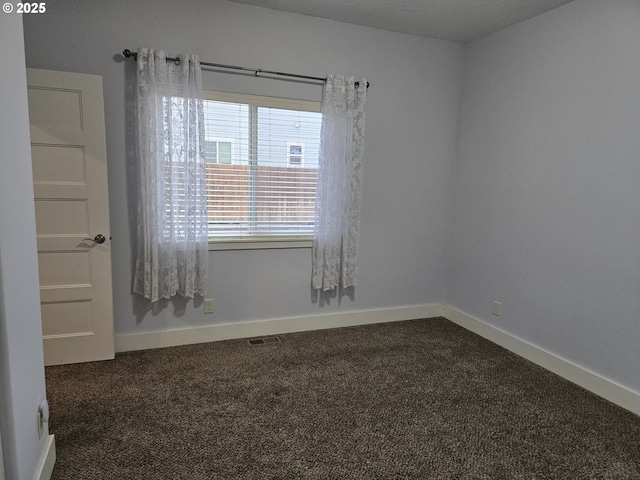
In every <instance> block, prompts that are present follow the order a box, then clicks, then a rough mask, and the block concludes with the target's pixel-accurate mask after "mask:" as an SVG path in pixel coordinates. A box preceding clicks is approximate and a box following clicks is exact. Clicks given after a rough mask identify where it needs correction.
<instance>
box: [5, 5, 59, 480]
mask: <svg viewBox="0 0 640 480" xmlns="http://www.w3.org/2000/svg"><path fill="white" fill-rule="evenodd" d="M0 45H4V46H6V47H7V48H2V49H1V50H0V64H1V65H3V73H2V75H1V76H0V112H2V115H3V121H2V123H0V145H2V149H1V150H0V152H1V153H0V162H1V165H2V175H0V225H2V227H1V228H0V386H1V388H0V430H1V431H2V448H3V455H2V458H3V460H4V466H5V474H6V477H7V478H9V479H11V480H32V479H33V478H34V475H35V473H36V467H37V466H38V463H39V461H40V460H41V457H42V455H43V453H44V451H45V444H46V441H47V437H48V435H46V434H45V435H43V436H42V440H38V429H37V423H36V413H37V411H38V406H39V405H40V403H41V401H42V400H44V399H45V381H44V360H43V353H42V326H41V320H40V291H39V285H38V263H37V258H36V230H35V213H34V207H33V184H32V177H31V147H30V146H29V118H28V110H27V80H26V72H25V60H24V47H23V45H24V44H23V38H22V20H21V18H20V16H19V15H15V14H12V15H8V14H2V15H0ZM9 46H10V47H9ZM0 477H1V475H0Z"/></svg>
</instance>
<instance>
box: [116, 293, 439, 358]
mask: <svg viewBox="0 0 640 480" xmlns="http://www.w3.org/2000/svg"><path fill="white" fill-rule="evenodd" d="M441 314H442V305H441V304H430V305H417V306H411V307H399V308H386V309H379V310H360V311H355V312H338V313H329V314H323V315H307V316H302V317H288V318H275V319H269V320H257V321H250V322H242V323H225V324H220V325H212V326H208V327H193V328H185V329H177V330H166V331H162V332H151V333H139V334H131V335H116V337H115V346H116V352H128V351H132V350H147V349H150V348H162V347H175V346H179V345H189V344H193V343H205V342H215V341H219V340H230V339H235V338H251V337H262V336H266V335H280V334H284V333H293V332H305V331H309V330H323V329H327V328H338V327H351V326H355V325H367V324H372V323H384V322H396V321H402V320H413V319H417V318H433V317H440V316H441Z"/></svg>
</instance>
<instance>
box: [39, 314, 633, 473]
mask: <svg viewBox="0 0 640 480" xmlns="http://www.w3.org/2000/svg"><path fill="white" fill-rule="evenodd" d="M280 338H281V342H280V343H277V344H267V345H261V346H249V345H248V344H247V342H246V341H245V340H233V341H225V342H216V343H209V344H201V345H191V346H185V347H175V348H165V349H159V350H148V351H143V352H131V353H126V354H120V355H118V356H117V358H116V359H115V360H114V361H110V362H100V363H91V364H79V365H69V366H61V367H49V368H47V370H46V374H47V386H48V397H49V401H50V405H51V420H50V430H51V433H53V434H55V436H56V449H57V455H58V458H57V462H56V467H55V470H54V474H53V479H54V480H109V479H118V480H128V479H131V480H143V479H153V480H162V479H185V480H186V479H189V480H205V479H206V480H211V479H224V480H227V479H229V480H232V479H526V480H543V479H545V480H547V479H625V480H627V479H640V417H638V416H635V415H633V414H632V413H629V412H627V411H625V410H623V409H620V408H618V407H616V406H615V405H612V404H610V403H608V402H607V401H605V400H602V399H600V398H599V397H596V396H595V395H592V394H590V393H589V392H586V391H585V390H583V389H581V388H579V387H577V386H575V385H573V384H571V383H569V382H567V381H565V380H563V379H561V378H559V377H557V376H555V375H554V374H552V373H549V372H547V371H545V370H543V369H541V368H539V367H537V366H535V365H533V364H531V363H529V362H527V361H526V360H523V359H521V358H519V357H517V356H515V355H513V354H511V353H509V352H507V351H506V350H504V349H502V348H500V347H497V346H495V345H493V344H491V343H490V342H488V341H486V340H484V339H482V338H480V337H478V336H476V335H474V334H472V333H469V332H467V331H466V330H464V329H462V328H460V327H458V326H456V325H454V324H452V323H451V322H449V321H447V320H444V319H430V320H415V321H407V322H397V323H388V324H378V325H369V326H363V327H349V328H342V329H335V330H322V331H316V332H305V333H295V334H287V335H281V336H280Z"/></svg>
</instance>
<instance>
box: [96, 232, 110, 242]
mask: <svg viewBox="0 0 640 480" xmlns="http://www.w3.org/2000/svg"><path fill="white" fill-rule="evenodd" d="M106 239H107V237H105V236H104V235H102V234H101V233H99V234H97V235H96V236H95V237H93V241H94V242H96V243H104V242H105V240H106Z"/></svg>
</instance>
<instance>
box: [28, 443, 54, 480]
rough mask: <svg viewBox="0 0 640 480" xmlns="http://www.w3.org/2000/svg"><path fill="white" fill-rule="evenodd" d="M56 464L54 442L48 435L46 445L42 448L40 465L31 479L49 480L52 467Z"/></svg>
mask: <svg viewBox="0 0 640 480" xmlns="http://www.w3.org/2000/svg"><path fill="white" fill-rule="evenodd" d="M55 463H56V440H55V436H54V435H49V437H48V438H47V444H46V446H45V447H44V452H43V453H42V458H41V459H40V464H39V465H38V469H37V470H36V474H35V476H34V477H33V478H34V480H51V475H52V474H53V467H54V465H55Z"/></svg>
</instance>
